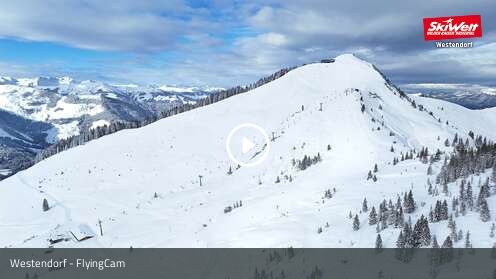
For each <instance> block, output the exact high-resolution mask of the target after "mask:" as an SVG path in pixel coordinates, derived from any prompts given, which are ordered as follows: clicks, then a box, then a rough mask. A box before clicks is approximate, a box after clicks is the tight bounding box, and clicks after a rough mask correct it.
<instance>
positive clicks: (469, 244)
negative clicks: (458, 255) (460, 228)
mask: <svg viewBox="0 0 496 279" xmlns="http://www.w3.org/2000/svg"><path fill="white" fill-rule="evenodd" d="M465 248H472V243H470V232H469V231H467V234H466V235H465Z"/></svg>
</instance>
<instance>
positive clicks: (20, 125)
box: [0, 77, 220, 178]
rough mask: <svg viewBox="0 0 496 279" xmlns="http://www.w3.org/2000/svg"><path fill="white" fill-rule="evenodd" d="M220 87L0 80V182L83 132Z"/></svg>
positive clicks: (157, 110) (187, 100)
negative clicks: (53, 146)
mask: <svg viewBox="0 0 496 279" xmlns="http://www.w3.org/2000/svg"><path fill="white" fill-rule="evenodd" d="M218 90H220V88H208V87H177V86H170V85H161V86H159V85H151V86H144V87H143V86H137V85H132V84H131V85H111V84H107V83H104V82H100V81H93V80H84V81H77V80H74V79H72V78H70V77H37V78H23V79H15V78H12V77H0V170H2V172H0V178H1V176H2V175H5V174H8V173H9V172H10V171H9V170H14V171H15V170H17V169H22V168H23V167H24V166H26V165H28V164H29V162H30V160H32V158H33V157H34V156H35V155H36V153H37V152H38V151H39V150H41V149H43V148H46V147H47V146H48V145H50V144H52V143H54V142H57V141H58V140H61V139H65V138H68V137H70V136H74V135H77V134H79V133H80V132H81V131H82V130H87V129H92V128H96V127H98V126H103V125H108V124H110V123H112V122H116V121H119V122H129V121H139V120H143V119H147V118H151V117H154V116H156V115H158V114H160V113H161V112H163V111H165V110H168V109H170V108H171V107H174V106H178V105H181V104H185V103H190V104H193V103H195V102H196V101H197V100H199V99H202V98H205V97H206V96H208V95H209V94H210V93H212V92H215V91H218Z"/></svg>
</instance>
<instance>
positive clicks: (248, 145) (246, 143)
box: [241, 137, 255, 154]
mask: <svg viewBox="0 0 496 279" xmlns="http://www.w3.org/2000/svg"><path fill="white" fill-rule="evenodd" d="M253 147H255V144H254V143H253V142H252V141H251V140H249V139H247V138H246V137H243V139H242V141H241V151H242V152H243V154H246V153H247V152H249V151H250V150H251V149H252V148H253Z"/></svg>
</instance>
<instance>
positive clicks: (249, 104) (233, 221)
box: [0, 55, 496, 247]
mask: <svg viewBox="0 0 496 279" xmlns="http://www.w3.org/2000/svg"><path fill="white" fill-rule="evenodd" d="M414 100H415V102H416V106H417V107H414V106H413V105H412V103H410V102H409V101H408V100H407V99H406V98H404V97H400V94H399V92H397V91H396V89H394V88H393V87H391V86H389V85H388V84H387V83H386V82H385V80H384V79H383V78H382V76H381V75H380V74H379V73H378V72H377V71H375V70H374V68H373V67H372V65H371V64H369V63H367V62H364V61H362V60H360V59H358V58H356V57H354V56H352V55H342V56H339V57H337V58H336V61H335V62H334V63H329V64H321V63H317V64H310V65H306V66H303V67H300V68H297V69H294V70H292V71H290V72H289V73H287V74H286V75H284V76H283V77H281V78H279V79H277V80H275V81H273V82H270V83H268V84H265V85H263V86H261V87H259V88H256V89H254V90H252V91H249V92H248V93H245V94H240V95H236V96H233V97H231V98H228V99H226V100H223V101H221V102H218V103H214V104H211V105H209V106H205V107H200V108H198V109H195V110H192V111H188V112H186V113H182V114H178V115H175V116H172V117H168V118H165V119H162V120H160V121H157V122H155V123H152V124H150V125H148V126H145V127H143V128H140V129H134V130H124V131H121V132H118V133H116V134H113V135H110V136H106V137H103V138H100V139H98V140H94V141H91V142H89V143H87V144H86V145H84V146H79V147H76V148H73V149H70V150H68V151H66V152H62V153H60V154H57V155H55V156H53V157H51V158H48V159H47V160H44V161H42V162H40V163H39V164H37V165H35V166H33V167H31V168H29V169H27V170H25V171H23V172H20V173H17V174H16V175H14V176H12V177H10V178H8V179H6V180H4V181H2V182H0V210H1V211H2V212H4V214H2V215H1V216H0V222H1V223H2V224H3V227H2V230H1V231H0V244H1V245H3V246H8V247H45V246H49V245H52V244H50V242H49V239H50V236H52V235H58V234H62V235H68V232H69V231H71V230H73V229H74V228H77V227H79V226H80V225H87V226H88V227H90V228H91V229H92V230H93V231H94V232H98V231H99V227H98V226H99V225H98V224H99V221H98V220H101V221H102V227H103V230H104V232H105V233H104V235H103V236H100V235H96V236H95V237H93V238H91V239H89V240H86V241H83V242H77V241H75V240H69V241H62V242H59V243H57V244H54V245H55V247H100V246H103V247H129V246H133V247H289V246H293V247H373V246H374V243H375V240H376V226H369V225H368V224H367V219H368V213H364V212H360V211H361V209H362V201H363V199H364V198H365V197H366V198H367V201H368V204H369V207H372V205H374V206H375V207H376V208H377V207H378V204H379V203H380V202H382V201H383V199H392V200H393V201H396V197H397V196H398V195H400V196H401V197H402V196H403V194H404V193H406V192H408V191H410V190H412V191H413V194H414V196H415V200H416V202H417V209H416V210H415V211H414V212H413V213H409V214H405V218H406V219H408V218H411V219H412V220H413V221H416V220H417V219H418V218H419V217H420V215H422V214H423V215H424V216H427V215H428V213H429V207H430V206H431V205H433V204H434V203H435V202H436V200H438V199H442V197H432V196H431V195H429V194H428V193H427V186H426V180H427V178H430V179H431V180H432V181H434V180H435V176H434V175H430V176H428V175H427V174H426V173H427V168H428V165H427V164H423V163H421V162H420V161H419V160H405V161H401V162H399V163H398V164H396V165H393V164H392V163H391V162H392V161H393V159H394V158H398V157H401V156H402V155H404V154H406V153H407V152H409V151H411V150H412V149H416V150H420V149H421V148H422V147H428V148H429V150H432V151H434V150H436V149H440V150H441V151H443V152H449V151H451V147H446V146H445V145H444V140H445V139H452V138H453V137H454V136H455V134H459V135H463V136H466V133H468V131H471V130H472V131H473V132H475V133H477V134H484V135H486V136H488V137H490V138H493V139H494V138H496V132H495V131H496V120H494V118H493V117H495V116H494V114H491V113H487V112H485V111H474V112H469V110H467V109H464V108H462V107H460V106H457V105H453V104H448V103H446V102H444V101H439V100H431V99H425V98H421V97H414ZM420 104H423V105H424V107H425V109H424V110H420V109H418V105H420ZM362 105H363V106H362ZM320 106H322V111H321V110H320ZM441 107H444V108H446V109H443V110H441V109H440V108H441ZM362 108H363V111H362ZM429 111H432V112H433V115H430V114H429ZM439 118H441V121H439ZM445 121H449V124H445ZM246 122H249V123H255V124H258V125H260V126H262V127H263V128H264V129H265V130H266V131H267V132H268V133H269V134H272V132H273V133H274V135H275V139H274V141H273V142H272V143H271V151H270V153H269V155H268V157H267V159H266V161H264V163H262V164H261V165H260V166H257V167H255V168H239V169H237V168H236V166H235V165H233V163H232V162H231V161H230V160H229V158H228V156H227V153H226V150H225V140H226V136H227V134H228V133H229V131H230V130H231V129H232V128H233V127H235V126H236V125H239V124H241V123H246ZM474 122H475V123H481V124H477V125H472V123H474ZM317 154H318V156H319V157H320V158H321V161H318V162H316V163H315V164H313V165H311V166H309V167H308V168H306V169H305V170H299V169H298V168H297V167H295V166H294V164H293V160H295V161H297V160H301V159H302V158H304V156H305V155H307V156H315V155H317ZM256 159H257V158H254V160H256ZM375 164H377V166H378V172H377V173H374V175H376V178H377V181H376V182H374V181H373V180H372V179H369V180H367V179H366V178H367V172H368V171H369V170H372V169H373V168H374V165H375ZM230 167H231V168H232V169H233V173H232V174H228V170H229V168H230ZM439 168H440V163H437V164H434V165H433V169H434V172H437V171H439ZM200 175H201V176H202V181H203V185H202V186H200V185H199V181H198V177H199V176H200ZM483 176H484V175H483ZM481 178H482V179H483V178H484V177H481ZM277 181H279V182H277ZM334 189H335V190H334ZM449 189H450V193H451V194H450V195H454V194H456V192H457V191H458V190H457V188H456V186H454V185H449ZM329 193H330V194H331V195H329ZM330 196H332V198H329V197H330ZM13 197H23V202H22V203H12V202H9V201H10V200H12V199H13ZM83 197H84V198H83ZM43 199H47V201H48V203H49V205H50V207H51V208H50V209H49V210H48V211H46V212H43V211H42V200H43ZM240 201H241V202H240ZM488 202H489V203H490V209H491V210H492V212H496V211H494V210H496V202H495V201H494V197H490V198H488ZM241 203H242V206H240V204H241ZM232 205H237V206H234V207H235V208H234V209H233V210H232V211H231V212H228V213H224V209H225V208H226V207H227V206H232ZM350 212H351V213H352V215H353V216H354V215H355V214H356V215H357V218H358V219H359V221H360V224H361V225H360V229H359V230H356V231H355V230H353V226H352V223H353V220H352V219H349V218H348V215H349V213H350ZM457 224H458V226H459V227H460V228H462V229H463V230H467V229H470V232H471V234H472V239H473V244H474V246H479V247H490V246H491V245H492V240H491V238H490V237H489V235H488V234H489V227H488V224H487V223H482V222H481V221H480V220H479V219H478V214H475V213H472V212H471V213H470V214H467V215H466V216H463V218H457ZM430 229H431V233H432V234H435V235H436V236H437V238H438V239H439V240H440V241H441V240H442V239H444V238H445V237H446V235H447V234H448V233H449V231H448V229H447V228H446V222H445V221H443V222H438V223H433V224H430ZM399 230H400V229H398V228H394V227H392V226H390V227H388V228H384V229H383V230H382V231H381V236H382V241H383V243H384V247H394V245H395V242H396V239H397V236H398V233H399ZM69 239H70V237H69ZM455 245H457V246H461V245H462V243H455Z"/></svg>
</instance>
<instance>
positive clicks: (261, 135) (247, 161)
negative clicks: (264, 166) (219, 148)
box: [226, 123, 270, 167]
mask: <svg viewBox="0 0 496 279" xmlns="http://www.w3.org/2000/svg"><path fill="white" fill-rule="evenodd" d="M226 149H227V154H228V155H229V158H230V159H231V160H232V161H233V162H234V163H236V164H238V165H240V166H243V167H254V166H256V165H258V164H260V163H262V162H263V161H264V160H265V158H266V157H267V155H268V153H269V149H270V140H269V136H268V135H267V133H266V132H265V131H264V130H263V129H262V128H261V127H260V126H258V125H255V124H252V123H244V124H241V125H238V126H236V127H234V128H233V129H232V130H231V132H230V133H229V135H228V136H227V140H226Z"/></svg>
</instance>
